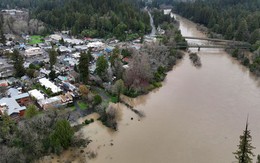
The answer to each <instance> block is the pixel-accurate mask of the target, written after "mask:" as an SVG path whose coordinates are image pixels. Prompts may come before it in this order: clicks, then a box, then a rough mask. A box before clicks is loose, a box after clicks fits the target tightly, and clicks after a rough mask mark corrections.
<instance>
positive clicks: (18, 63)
mask: <svg viewBox="0 0 260 163" xmlns="http://www.w3.org/2000/svg"><path fill="white" fill-rule="evenodd" d="M12 60H13V61H14V62H13V65H14V69H15V76H16V77H22V76H24V75H25V68H24V66H23V63H24V60H23V57H22V56H21V55H20V54H19V51H18V50H16V49H15V50H14V52H13V54H12Z"/></svg>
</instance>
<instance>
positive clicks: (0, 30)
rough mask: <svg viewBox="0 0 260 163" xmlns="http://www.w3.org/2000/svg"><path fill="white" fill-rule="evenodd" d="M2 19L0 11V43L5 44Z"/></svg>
mask: <svg viewBox="0 0 260 163" xmlns="http://www.w3.org/2000/svg"><path fill="white" fill-rule="evenodd" d="M3 26H4V19H3V15H2V14H1V13H0V43H2V44H5V42H6V38H5V36H4V29H3Z"/></svg>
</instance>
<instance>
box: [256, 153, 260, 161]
mask: <svg viewBox="0 0 260 163" xmlns="http://www.w3.org/2000/svg"><path fill="white" fill-rule="evenodd" d="M256 163H260V155H257V160H256Z"/></svg>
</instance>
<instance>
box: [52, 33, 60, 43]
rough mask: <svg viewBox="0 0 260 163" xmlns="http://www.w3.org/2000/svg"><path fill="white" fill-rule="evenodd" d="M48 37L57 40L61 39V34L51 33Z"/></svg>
mask: <svg viewBox="0 0 260 163" xmlns="http://www.w3.org/2000/svg"><path fill="white" fill-rule="evenodd" d="M49 37H50V39H51V40H52V41H54V42H59V41H60V40H61V39H62V37H61V35H58V34H52V35H50V36H49Z"/></svg>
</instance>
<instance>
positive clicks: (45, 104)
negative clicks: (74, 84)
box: [38, 96, 62, 110]
mask: <svg viewBox="0 0 260 163" xmlns="http://www.w3.org/2000/svg"><path fill="white" fill-rule="evenodd" d="M38 104H39V105H40V107H41V108H42V109H43V110H48V109H52V108H59V107H61V106H62V102H61V97H60V96H55V97H51V98H48V99H43V100H40V101H38Z"/></svg>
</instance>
